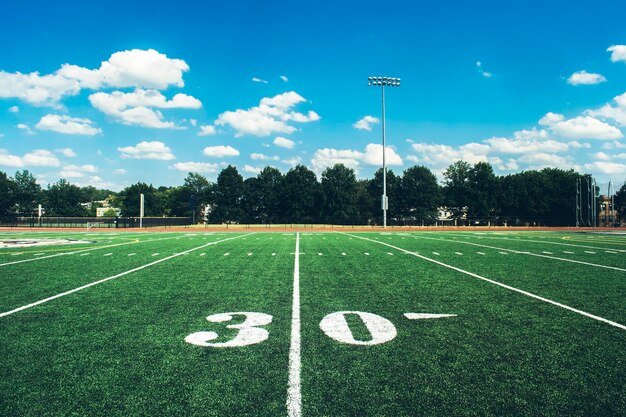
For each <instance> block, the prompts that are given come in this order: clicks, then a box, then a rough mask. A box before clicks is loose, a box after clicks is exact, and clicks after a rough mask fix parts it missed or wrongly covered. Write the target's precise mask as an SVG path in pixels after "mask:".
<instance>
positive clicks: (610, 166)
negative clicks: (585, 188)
mask: <svg viewBox="0 0 626 417" xmlns="http://www.w3.org/2000/svg"><path fill="white" fill-rule="evenodd" d="M584 167H585V169H587V170H589V171H595V172H600V173H602V174H606V175H623V174H626V164H620V163H617V162H606V161H596V162H592V163H589V164H585V165H584Z"/></svg>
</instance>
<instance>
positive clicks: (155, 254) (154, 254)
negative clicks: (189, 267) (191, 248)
mask: <svg viewBox="0 0 626 417" xmlns="http://www.w3.org/2000/svg"><path fill="white" fill-rule="evenodd" d="M158 254H159V252H157V253H153V254H152V256H157V255H158ZM174 255H178V253H175V254H174Z"/></svg>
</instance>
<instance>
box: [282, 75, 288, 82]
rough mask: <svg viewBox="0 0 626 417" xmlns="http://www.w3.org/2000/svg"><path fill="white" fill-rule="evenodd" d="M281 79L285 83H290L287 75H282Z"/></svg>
mask: <svg viewBox="0 0 626 417" xmlns="http://www.w3.org/2000/svg"><path fill="white" fill-rule="evenodd" d="M280 79H281V80H283V81H284V82H287V81H289V78H287V76H285V75H281V76H280Z"/></svg>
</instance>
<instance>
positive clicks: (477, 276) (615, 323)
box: [352, 235, 626, 330]
mask: <svg viewBox="0 0 626 417" xmlns="http://www.w3.org/2000/svg"><path fill="white" fill-rule="evenodd" d="M352 236H354V237H356V238H359V239H362V240H367V241H370V242H374V243H378V244H380V245H386V246H389V247H390V248H394V249H395V250H398V251H400V252H404V253H406V254H408V255H413V256H416V257H418V258H420V259H424V260H425V261H429V262H433V263H435V264H437V265H441V266H443V267H446V268H449V269H452V270H454V271H457V272H461V273H463V274H466V275H469V276H471V277H474V278H478V279H480V280H483V281H486V282H489V283H491V284H494V285H497V286H499V287H502V288H506V289H507V290H511V291H515V292H517V293H520V294H523V295H525V296H527V297H530V298H534V299H536V300H539V301H543V302H544V303H548V304H552V305H554V306H557V307H561V308H563V309H565V310H569V311H572V312H574V313H578V314H580V315H582V316H585V317H589V318H591V319H594V320H598V321H601V322H603V323H606V324H609V325H611V326H613V327H617V328H618V329H622V330H626V326H624V325H623V324H620V323H617V322H615V321H612V320H608V319H605V318H604V317H600V316H596V315H593V314H590V313H587V312H586V311H582V310H578V309H576V308H574V307H570V306H568V305H565V304H561V303H559V302H557V301H554V300H550V299H549V298H544V297H541V296H540V295H537V294H533V293H531V292H528V291H524V290H521V289H519V288H515V287H511V286H510V285H506V284H503V283H501V282H498V281H494V280H492V279H489V278H485V277H482V276H480V275H478V274H474V273H473V272H469V271H466V270H464V269H461V268H457V267H456V266H452V265H448V264H445V263H443V262H440V261H438V260H436V259H431V258H427V257H425V256H423V255H420V254H418V253H415V252H410V251H408V250H406V249H402V248H399V247H397V246H393V245H390V244H389V243H385V242H379V241H376V240H373V239H368V238H366V237H362V236H357V235H352Z"/></svg>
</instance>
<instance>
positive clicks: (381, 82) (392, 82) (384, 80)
mask: <svg viewBox="0 0 626 417" xmlns="http://www.w3.org/2000/svg"><path fill="white" fill-rule="evenodd" d="M367 85H368V86H380V87H381V91H382V102H383V117H382V119H383V197H382V199H381V206H382V208H383V228H386V227H387V210H388V209H389V200H388V199H387V163H386V159H385V147H386V146H387V142H386V138H385V86H386V85H388V86H390V87H400V78H394V77H367Z"/></svg>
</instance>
